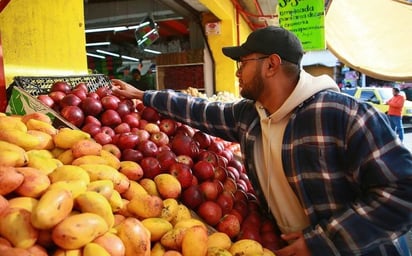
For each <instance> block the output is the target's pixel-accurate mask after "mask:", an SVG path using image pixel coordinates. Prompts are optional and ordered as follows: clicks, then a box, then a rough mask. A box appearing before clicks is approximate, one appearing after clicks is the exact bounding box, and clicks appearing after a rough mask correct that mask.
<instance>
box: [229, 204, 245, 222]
mask: <svg viewBox="0 0 412 256" xmlns="http://www.w3.org/2000/svg"><path fill="white" fill-rule="evenodd" d="M229 214H232V215H234V216H236V218H237V219H238V220H239V222H240V223H242V222H243V216H242V214H240V213H239V211H238V210H237V209H235V208H233V209H232V210H230V211H229Z"/></svg>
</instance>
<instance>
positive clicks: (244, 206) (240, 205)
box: [233, 201, 249, 220]
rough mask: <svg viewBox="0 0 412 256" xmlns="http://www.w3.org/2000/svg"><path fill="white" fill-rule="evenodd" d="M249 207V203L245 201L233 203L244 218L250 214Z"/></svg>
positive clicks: (234, 207)
mask: <svg viewBox="0 0 412 256" xmlns="http://www.w3.org/2000/svg"><path fill="white" fill-rule="evenodd" d="M248 207H249V206H248V203H247V202H245V201H235V203H234V204H233V209H234V210H236V211H237V212H238V213H239V214H240V215H241V216H242V219H243V220H244V219H245V218H246V217H247V215H248V214H249V208H248Z"/></svg>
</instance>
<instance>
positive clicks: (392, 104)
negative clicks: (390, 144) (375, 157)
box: [387, 87, 405, 141]
mask: <svg viewBox="0 0 412 256" xmlns="http://www.w3.org/2000/svg"><path fill="white" fill-rule="evenodd" d="M399 93H400V89H399V88H398V87H393V88H392V94H393V97H392V98H391V99H390V100H388V102H387V104H388V105H389V109H388V116H389V120H390V121H391V125H392V128H393V130H394V131H395V132H396V133H397V134H398V135H399V139H400V140H401V141H403V135H404V131H403V124H402V109H403V105H404V104H405V97H403V96H402V95H401V94H399Z"/></svg>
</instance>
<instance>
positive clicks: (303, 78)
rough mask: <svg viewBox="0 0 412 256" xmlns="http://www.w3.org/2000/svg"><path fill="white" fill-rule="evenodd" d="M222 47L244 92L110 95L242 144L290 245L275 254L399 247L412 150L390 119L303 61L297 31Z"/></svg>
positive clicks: (261, 33) (272, 32) (409, 210)
mask: <svg viewBox="0 0 412 256" xmlns="http://www.w3.org/2000/svg"><path fill="white" fill-rule="evenodd" d="M223 53H224V54H225V55H226V56H228V57H230V58H232V59H234V60H235V61H237V64H238V69H237V72H236V76H237V77H238V78H239V86H240V89H241V95H242V96H243V97H244V99H242V100H240V101H237V102H233V103H222V102H209V101H207V100H205V99H202V98H195V97H191V96H188V95H186V94H183V93H178V92H173V91H170V90H169V91H146V92H143V91H140V90H137V89H135V88H133V87H131V86H130V85H128V84H127V83H125V82H123V81H121V80H113V84H114V87H113V93H114V94H115V95H118V96H120V97H126V98H138V99H142V100H143V102H144V104H145V105H147V106H151V107H154V108H156V109H157V110H158V111H159V112H160V113H161V114H164V115H166V116H170V117H172V118H174V119H176V120H178V121H181V122H184V123H187V124H189V125H190V126H192V127H195V128H198V129H200V130H202V131H204V132H207V133H209V134H212V135H214V136H218V137H221V138H223V139H225V140H229V141H237V142H239V143H240V145H241V149H242V156H243V157H244V161H245V167H246V169H247V172H248V177H249V179H250V180H251V182H252V183H253V186H254V189H255V191H256V194H257V195H258V196H259V199H260V202H261V206H262V207H263V208H267V211H269V212H270V213H271V214H272V215H273V217H274V218H275V219H276V222H277V225H278V226H279V228H280V230H281V231H282V233H283V235H282V238H283V239H284V240H286V241H287V242H288V245H287V246H286V247H284V248H282V249H280V250H278V251H276V255H278V256H286V255H288V256H289V255H298V256H306V255H371V256H372V255H373V256H377V255H392V256H395V255H401V254H400V251H399V250H400V248H399V246H397V243H396V242H395V241H394V239H396V238H397V237H399V236H401V235H403V234H405V233H406V232H407V231H408V230H409V229H410V228H411V226H412V156H411V153H410V152H409V151H408V150H407V149H406V148H405V147H404V146H403V145H402V143H401V142H400V141H399V140H398V139H397V138H396V135H395V134H394V133H393V132H392V131H391V127H390V126H389V125H388V122H387V121H386V120H387V118H386V116H384V115H383V114H381V113H380V112H378V111H377V110H375V109H374V108H373V107H372V106H371V105H369V104H367V103H361V102H358V101H357V100H355V99H354V98H352V97H349V96H347V95H345V94H342V93H340V92H339V88H338V86H337V85H336V83H335V82H334V81H333V80H332V79H331V78H330V77H328V76H326V75H324V76H320V77H314V76H311V75H310V74H308V73H306V72H305V71H303V70H302V69H301V65H300V61H301V59H302V56H303V49H302V46H301V43H300V42H299V40H298V38H297V37H296V36H295V35H294V34H292V33H291V32H289V31H287V30H284V29H282V28H279V27H273V26H269V27H266V28H263V29H259V30H256V31H254V32H252V33H251V34H250V35H249V36H248V38H247V40H246V42H245V43H244V44H242V45H241V46H236V47H225V48H223Z"/></svg>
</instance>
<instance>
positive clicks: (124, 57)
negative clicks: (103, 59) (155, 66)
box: [122, 55, 140, 62]
mask: <svg viewBox="0 0 412 256" xmlns="http://www.w3.org/2000/svg"><path fill="white" fill-rule="evenodd" d="M122 59H126V60H134V61H137V62H139V61H140V60H139V59H136V58H133V57H129V56H125V55H122Z"/></svg>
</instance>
